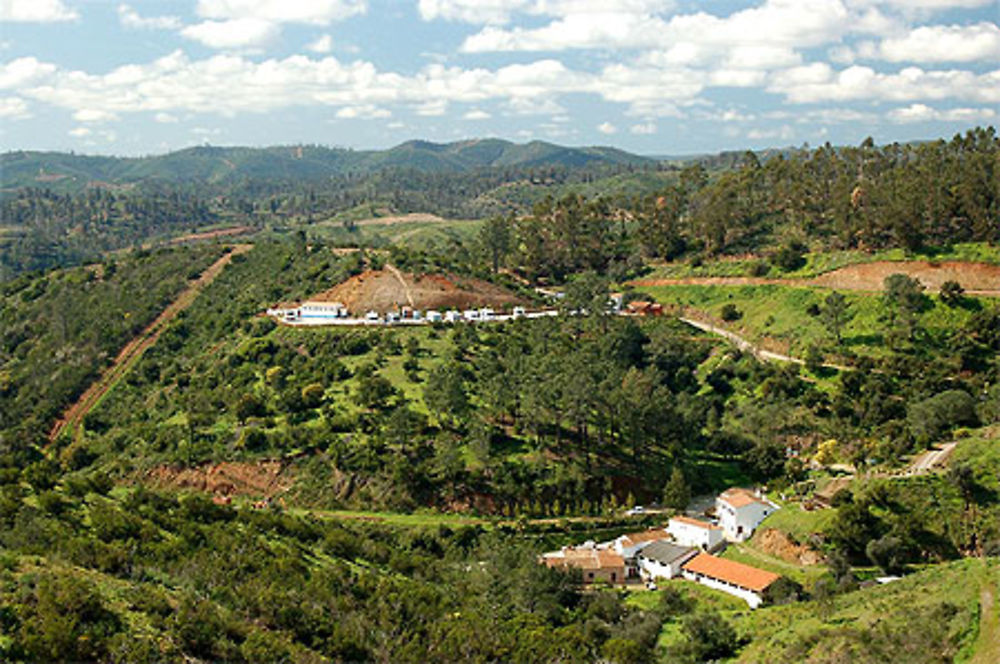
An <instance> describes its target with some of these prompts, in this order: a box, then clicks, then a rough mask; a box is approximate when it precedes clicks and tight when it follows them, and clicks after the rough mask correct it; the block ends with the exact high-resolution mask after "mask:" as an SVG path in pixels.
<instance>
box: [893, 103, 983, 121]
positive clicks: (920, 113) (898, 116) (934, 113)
mask: <svg viewBox="0 0 1000 664" xmlns="http://www.w3.org/2000/svg"><path fill="white" fill-rule="evenodd" d="M886 117H888V118H889V120H890V121H892V122H895V123H897V124H909V123H913V122H958V123H963V124H971V123H974V122H989V121H991V120H993V119H994V118H995V117H997V112H996V111H995V110H994V109H992V108H949V109H943V110H940V109H936V108H931V107H930V106H926V105H924V104H911V105H909V106H907V107H905V108H896V109H893V110H891V111H889V113H888V114H887V116H886Z"/></svg>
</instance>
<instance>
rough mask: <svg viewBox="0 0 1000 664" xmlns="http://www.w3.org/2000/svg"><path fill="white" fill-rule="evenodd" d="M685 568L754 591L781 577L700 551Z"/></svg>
mask: <svg viewBox="0 0 1000 664" xmlns="http://www.w3.org/2000/svg"><path fill="white" fill-rule="evenodd" d="M683 569H684V570H686V571H688V572H694V573H696V574H702V575H704V576H707V577H710V578H713V579H717V580H719V581H726V582H728V583H731V584H733V585H734V586H739V587H741V588H746V589H747V590H752V591H754V592H760V591H762V590H764V589H766V588H767V587H768V586H770V585H771V584H772V583H774V582H775V581H777V580H778V579H779V578H781V577H779V576H778V575H777V574H774V573H773V572H767V571H765V570H762V569H757V568H756V567H750V566H749V565H744V564H743V563H738V562H735V561H733V560H726V559H725V558H717V557H715V556H713V555H709V554H707V553H699V554H698V555H697V556H695V557H694V558H692V559H691V560H689V561H687V562H686V563H684V565H683Z"/></svg>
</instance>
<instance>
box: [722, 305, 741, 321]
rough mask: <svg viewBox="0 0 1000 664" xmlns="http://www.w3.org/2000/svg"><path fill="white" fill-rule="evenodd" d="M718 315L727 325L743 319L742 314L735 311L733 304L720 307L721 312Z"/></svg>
mask: <svg viewBox="0 0 1000 664" xmlns="http://www.w3.org/2000/svg"><path fill="white" fill-rule="evenodd" d="M719 315H720V316H721V317H722V320H724V321H726V322H727V323H732V322H733V321H738V320H739V319H741V318H743V312H742V311H740V310H739V309H737V308H736V305H735V304H724V305H722V311H721V312H720V313H719Z"/></svg>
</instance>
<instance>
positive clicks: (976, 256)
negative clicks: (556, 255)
mask: <svg viewBox="0 0 1000 664" xmlns="http://www.w3.org/2000/svg"><path fill="white" fill-rule="evenodd" d="M805 259H806V263H805V265H803V266H802V267H801V268H799V269H798V270H794V271H791V272H782V271H781V270H779V269H778V268H776V267H773V266H771V267H770V271H769V272H768V273H766V274H764V275H759V274H758V275H754V274H753V272H752V268H753V267H754V266H755V265H757V264H758V263H759V262H760V261H761V260H766V259H765V258H764V257H741V258H731V259H725V260H717V261H711V262H708V263H704V264H702V265H699V266H692V265H691V264H690V263H687V262H675V263H666V264H662V265H658V266H656V268H655V269H654V270H653V272H652V273H650V274H649V275H648V277H647V278H649V279H672V278H683V277H749V276H765V277H771V278H788V279H797V278H807V277H815V276H817V275H820V274H823V273H824V272H831V271H833V270H836V269H839V268H842V267H846V266H848V265H856V264H858V263H873V262H875V261H905V260H914V259H916V260H937V261H967V262H976V263H993V264H1000V247H992V246H990V245H987V244H983V243H980V242H968V243H962V244H956V245H954V246H952V247H948V248H942V249H937V250H928V251H927V252H926V253H922V254H907V253H906V251H905V250H903V249H885V250H882V251H874V252H866V251H859V250H856V249H854V250H844V251H822V252H810V253H807V254H806V255H805Z"/></svg>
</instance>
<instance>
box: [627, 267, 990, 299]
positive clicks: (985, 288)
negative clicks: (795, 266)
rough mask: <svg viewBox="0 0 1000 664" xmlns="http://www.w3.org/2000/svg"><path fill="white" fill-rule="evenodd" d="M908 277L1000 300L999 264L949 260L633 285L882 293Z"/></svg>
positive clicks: (644, 281) (932, 287)
mask: <svg viewBox="0 0 1000 664" xmlns="http://www.w3.org/2000/svg"><path fill="white" fill-rule="evenodd" d="M891 274H905V275H907V276H910V277H914V278H916V279H919V280H920V283H921V284H923V285H924V287H926V288H927V290H929V291H931V292H937V291H938V290H940V288H941V284H943V283H944V282H945V281H957V282H958V283H959V284H961V285H962V287H963V288H964V289H965V292H966V293H968V294H970V295H984V296H987V297H1000V265H991V264H989V263H963V262H958V261H946V262H941V263H929V262H927V261H900V262H895V261H876V262H872V263H858V264H857V265H849V266H847V267H842V268H840V269H837V270H833V271H831V272H826V273H824V274H821V275H819V276H817V277H810V278H807V279H767V278H760V277H684V278H678V279H637V280H635V281H632V282H630V283H631V284H632V285H633V286H636V287H639V288H642V287H644V286H678V285H704V286H756V285H763V284H775V285H779V286H803V287H820V288H831V289H836V290H856V291H873V292H877V291H881V290H882V284H883V282H884V281H885V278H886V277H888V276H889V275H891Z"/></svg>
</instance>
